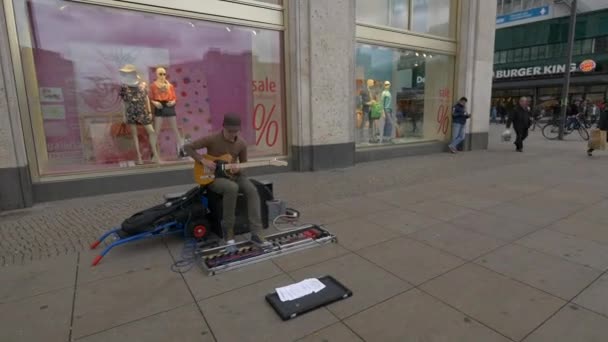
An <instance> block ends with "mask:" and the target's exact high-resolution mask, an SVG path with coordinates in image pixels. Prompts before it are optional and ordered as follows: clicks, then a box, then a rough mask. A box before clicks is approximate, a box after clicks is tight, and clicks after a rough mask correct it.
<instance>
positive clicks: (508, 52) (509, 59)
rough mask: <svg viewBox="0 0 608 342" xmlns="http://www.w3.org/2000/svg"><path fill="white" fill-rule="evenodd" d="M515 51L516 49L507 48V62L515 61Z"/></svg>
mask: <svg viewBox="0 0 608 342" xmlns="http://www.w3.org/2000/svg"><path fill="white" fill-rule="evenodd" d="M513 51H514V50H507V58H506V60H507V61H506V62H507V63H512V62H513Z"/></svg>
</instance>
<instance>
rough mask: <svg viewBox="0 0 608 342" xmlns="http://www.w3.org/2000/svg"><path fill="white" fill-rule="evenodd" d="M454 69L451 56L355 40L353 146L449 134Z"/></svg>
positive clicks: (443, 137)
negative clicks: (361, 42) (359, 42)
mask: <svg viewBox="0 0 608 342" xmlns="http://www.w3.org/2000/svg"><path fill="white" fill-rule="evenodd" d="M453 74H454V58H453V57H451V56H445V55H438V54H435V53H429V52H424V51H412V50H404V49H394V48H388V47H381V46H375V45H368V44H357V52H356V76H355V79H356V93H355V94H353V95H354V97H355V99H356V108H357V110H356V113H354V115H355V138H356V143H357V147H369V146H378V145H379V144H382V143H409V142H419V141H424V140H445V139H447V138H448V137H449V121H450V109H451V107H452V101H453V97H452V85H453ZM383 109H386V111H385V112H384V113H383V112H382V110H383Z"/></svg>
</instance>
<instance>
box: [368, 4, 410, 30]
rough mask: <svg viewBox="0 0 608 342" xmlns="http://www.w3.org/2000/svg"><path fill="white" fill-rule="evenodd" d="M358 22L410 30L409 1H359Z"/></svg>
mask: <svg viewBox="0 0 608 342" xmlns="http://www.w3.org/2000/svg"><path fill="white" fill-rule="evenodd" d="M356 5H357V21H359V22H361V23H364V24H371V25H380V26H389V27H394V28H398V29H402V30H409V9H410V2H409V0H357V3H356Z"/></svg>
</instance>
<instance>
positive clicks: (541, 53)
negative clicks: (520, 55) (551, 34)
mask: <svg viewBox="0 0 608 342" xmlns="http://www.w3.org/2000/svg"><path fill="white" fill-rule="evenodd" d="M545 58H547V46H546V45H541V46H539V47H538V59H545Z"/></svg>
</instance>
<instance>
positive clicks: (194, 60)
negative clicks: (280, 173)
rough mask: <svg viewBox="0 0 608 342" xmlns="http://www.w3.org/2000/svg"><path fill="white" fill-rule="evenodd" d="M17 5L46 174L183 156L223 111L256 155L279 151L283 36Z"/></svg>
mask: <svg viewBox="0 0 608 342" xmlns="http://www.w3.org/2000/svg"><path fill="white" fill-rule="evenodd" d="M15 5H16V15H17V24H18V27H19V28H20V30H19V42H20V46H21V54H22V56H23V64H24V72H25V78H26V84H27V87H28V91H29V92H39V94H40V95H39V96H30V100H31V102H30V108H31V112H32V118H31V121H32V124H33V129H34V136H35V137H34V138H35V139H36V142H35V143H36V151H37V154H38V155H37V158H38V164H39V169H40V172H41V174H54V173H74V172H81V171H100V170H107V169H113V168H128V167H135V166H136V165H137V164H141V163H142V162H143V163H144V164H151V165H159V164H157V163H156V159H157V158H159V159H160V163H161V165H166V164H168V165H171V164H175V163H183V162H188V160H187V159H183V158H180V157H179V156H178V147H179V145H181V143H182V142H184V141H188V140H194V139H198V138H201V137H203V136H206V135H209V134H211V133H214V132H218V131H220V130H221V125H222V119H223V116H224V114H226V113H234V114H236V115H238V116H239V117H240V118H241V121H242V131H241V136H242V137H243V138H244V139H245V140H246V142H247V143H248V145H249V155H250V157H261V156H269V155H282V154H284V152H285V131H284V126H285V117H284V108H285V107H284V83H283V68H284V67H283V60H282V53H283V41H282V33H281V32H278V31H272V30H266V29H258V28H251V27H245V26H235V25H228V24H221V23H216V22H207V21H202V20H194V19H186V18H182V17H179V18H178V17H172V16H167V15H159V14H151V13H141V12H135V11H129V10H124V9H118V8H109V7H100V6H95V5H89V4H82V3H75V2H69V3H68V2H65V1H58V0H57V1H52V0H28V1H23V2H22V1H15ZM28 27H29V28H31V32H28V31H29V30H28V29H27V28H28ZM159 67H162V69H159ZM165 77H166V78H167V80H168V82H169V83H165V82H157V81H160V80H162V79H163V78H165ZM173 93H174V94H175V97H173V96H172V94H173ZM149 97H150V98H151V99H152V100H154V101H155V102H154V103H153V104H152V105H151V106H148V103H149V102H148V98H149ZM33 99H36V100H33ZM34 101H36V102H34ZM163 101H167V102H168V103H167V102H163ZM172 101H175V104H174V105H173V106H171V105H172V104H173V103H172ZM156 106H159V107H160V108H159V109H155V108H156ZM151 111H153V112H154V114H151V113H150V112H151ZM125 120H126V121H127V123H129V124H128V125H126V126H123V125H121V124H122V123H123V122H124V121H125ZM155 140H156V141H157V144H154V142H155ZM138 151H139V154H140V155H141V160H139V158H138ZM155 151H157V153H154V152H155Z"/></svg>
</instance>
